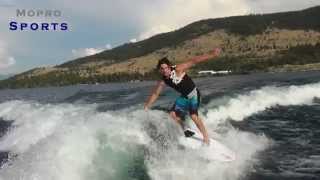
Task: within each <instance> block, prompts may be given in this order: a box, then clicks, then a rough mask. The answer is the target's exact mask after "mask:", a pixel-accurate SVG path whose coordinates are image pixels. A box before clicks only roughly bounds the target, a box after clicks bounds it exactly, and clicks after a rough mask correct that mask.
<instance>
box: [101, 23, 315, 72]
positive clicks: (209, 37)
mask: <svg viewBox="0 0 320 180" xmlns="http://www.w3.org/2000/svg"><path fill="white" fill-rule="evenodd" d="M317 42H320V32H315V31H303V30H279V29H268V30H266V31H265V32H264V33H263V34H259V35H252V36H248V37H241V36H237V35H232V34H227V33H226V32H225V31H223V30H220V31H215V32H211V33H208V34H205V35H203V36H200V37H198V38H196V39H193V40H188V41H186V42H184V43H182V44H179V45H177V47H176V48H164V49H159V50H157V51H155V52H153V53H151V54H148V55H146V56H142V57H138V58H133V59H129V60H128V61H126V62H123V63H119V64H114V65H111V66H105V67H100V68H98V72H99V73H105V74H109V73H115V72H140V73H145V72H148V71H150V70H151V69H152V68H154V67H155V65H156V63H157V60H158V59H160V58H161V57H164V56H167V57H169V58H170V59H171V60H173V61H174V62H175V63H179V62H183V61H185V60H187V59H189V58H191V57H193V56H195V55H199V54H202V53H206V52H208V51H210V50H211V49H212V48H213V47H222V48H223V49H224V53H223V54H222V56H225V55H228V56H241V55H251V56H252V57H269V56H272V55H273V54H274V53H276V52H278V51H280V50H285V49H288V48H289V47H294V46H297V45H305V44H313V45H314V44H316V43H317Z"/></svg>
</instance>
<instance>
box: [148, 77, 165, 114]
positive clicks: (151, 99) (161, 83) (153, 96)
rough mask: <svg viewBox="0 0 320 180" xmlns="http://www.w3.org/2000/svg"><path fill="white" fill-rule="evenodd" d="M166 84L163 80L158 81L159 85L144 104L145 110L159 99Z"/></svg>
mask: <svg viewBox="0 0 320 180" xmlns="http://www.w3.org/2000/svg"><path fill="white" fill-rule="evenodd" d="M164 85H165V83H164V81H163V80H161V81H158V82H157V85H156V86H155V87H154V88H153V90H152V93H151V95H150V96H149V98H148V99H147V101H146V102H145V104H144V110H148V109H149V107H150V106H151V105H152V104H153V103H154V101H156V100H157V98H158V97H159V94H160V93H161V91H162V89H163V87H164Z"/></svg>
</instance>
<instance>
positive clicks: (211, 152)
mask: <svg viewBox="0 0 320 180" xmlns="http://www.w3.org/2000/svg"><path fill="white" fill-rule="evenodd" d="M194 132H195V134H194V135H193V136H192V137H181V138H180V144H181V145H182V146H184V147H185V148H190V149H193V150H196V153H198V154H199V155H200V156H202V157H203V158H204V159H207V160H209V161H220V162H231V161H234V160H235V159H236V155H235V153H234V152H233V151H232V150H231V149H229V148H228V147H226V146H225V145H223V144H222V143H221V142H219V141H217V140H215V139H212V138H210V145H205V144H204V143H203V140H202V135H201V134H200V133H198V132H196V131H194Z"/></svg>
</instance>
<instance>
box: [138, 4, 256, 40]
mask: <svg viewBox="0 0 320 180" xmlns="http://www.w3.org/2000/svg"><path fill="white" fill-rule="evenodd" d="M249 11H250V7H249V6H248V3H247V1H246V0H163V3H162V4H161V5H160V6H159V5H158V6H157V7H151V8H150V9H149V10H148V12H147V13H146V14H148V15H147V16H146V17H145V24H144V26H145V31H143V32H142V33H141V34H140V35H139V39H140V40H142V39H145V38H148V37H150V36H153V35H155V34H158V33H163V32H168V31H172V30H175V29H178V28H181V27H183V26H186V25H187V24H190V23H192V22H195V21H198V20H202V19H208V18H217V17H224V16H232V15H241V14H246V13H248V12H249Z"/></svg>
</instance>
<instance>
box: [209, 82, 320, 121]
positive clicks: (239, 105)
mask: <svg viewBox="0 0 320 180" xmlns="http://www.w3.org/2000/svg"><path fill="white" fill-rule="evenodd" d="M319 97H320V83H314V84H307V85H301V86H288V87H275V86H266V87H263V88H261V89H257V90H253V91H250V92H248V93H244V94H241V95H237V96H235V97H231V98H228V97H223V98H221V99H217V100H213V101H211V103H210V104H209V105H208V106H207V108H208V109H209V111H208V113H207V120H208V123H210V124H211V125H217V124H220V123H222V122H224V121H225V120H227V119H232V120H235V121H242V120H243V119H244V118H246V117H248V116H251V115H253V114H256V113H258V112H261V111H263V110H265V109H267V108H270V107H273V106H276V105H281V106H288V105H303V104H305V105H307V104H312V102H313V99H314V98H319ZM221 102H223V103H221ZM216 103H220V104H219V106H218V107H217V106H216ZM211 107H215V108H211Z"/></svg>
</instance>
